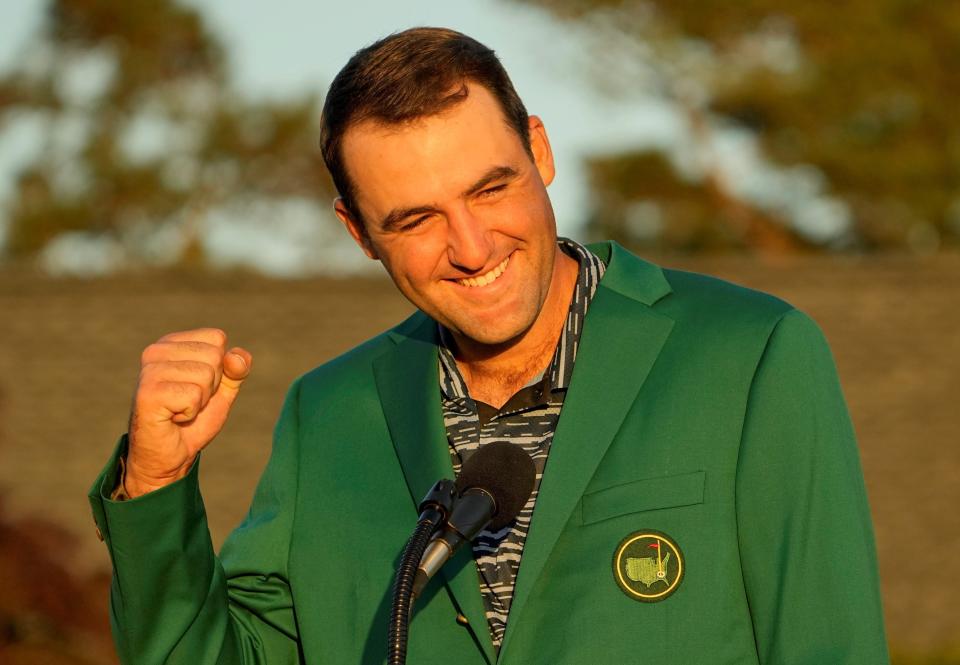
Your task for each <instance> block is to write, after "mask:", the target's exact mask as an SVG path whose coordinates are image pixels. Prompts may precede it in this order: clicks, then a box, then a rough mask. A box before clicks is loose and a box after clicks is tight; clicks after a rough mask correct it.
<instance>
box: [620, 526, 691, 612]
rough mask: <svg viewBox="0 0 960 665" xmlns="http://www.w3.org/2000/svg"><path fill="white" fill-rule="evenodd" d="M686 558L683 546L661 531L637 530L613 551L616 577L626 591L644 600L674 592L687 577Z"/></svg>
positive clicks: (656, 600)
mask: <svg viewBox="0 0 960 665" xmlns="http://www.w3.org/2000/svg"><path fill="white" fill-rule="evenodd" d="M685 568H686V562H685V561H684V559H683V553H682V552H681V551H680V546H679V545H677V543H676V542H674V540H673V538H671V537H670V536H668V535H667V534H665V533H661V532H659V531H652V530H649V529H648V530H645V531H635V532H634V533H631V534H630V535H629V536H627V537H626V538H624V539H623V540H622V541H620V545H618V546H617V551H616V552H615V553H614V555H613V577H614V579H615V580H616V582H617V586H619V587H620V588H621V589H622V590H623V592H624V593H625V594H627V595H628V596H630V597H631V598H633V599H634V600H639V601H642V602H644V603H656V602H658V601H661V600H663V599H665V598H667V597H668V596H670V595H671V594H672V593H673V592H674V591H676V590H677V587H678V586H680V582H681V581H682V580H683V573H684V569H685Z"/></svg>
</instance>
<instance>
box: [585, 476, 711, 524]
mask: <svg viewBox="0 0 960 665" xmlns="http://www.w3.org/2000/svg"><path fill="white" fill-rule="evenodd" d="M705 480H706V472H705V471H694V472H692V473H684V474H680V475H676V476H663V477H660V478H644V479H643V480H635V481H633V482H630V483H624V484H623V485H615V486H613V487H608V488H606V489H602V490H597V491H596V492H590V493H589V494H584V495H583V499H582V500H581V518H582V521H583V523H584V524H593V523H594V522H599V521H601V520H606V519H610V518H611V517H619V516H621V515H629V514H630V513H639V512H643V511H646V510H659V509H661V508H676V507H679V506H692V505H695V504H698V503H703V487H704V482H705Z"/></svg>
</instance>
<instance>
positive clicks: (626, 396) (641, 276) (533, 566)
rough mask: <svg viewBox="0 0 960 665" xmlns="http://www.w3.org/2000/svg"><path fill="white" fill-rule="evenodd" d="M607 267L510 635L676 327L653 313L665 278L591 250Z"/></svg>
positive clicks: (622, 256)
mask: <svg viewBox="0 0 960 665" xmlns="http://www.w3.org/2000/svg"><path fill="white" fill-rule="evenodd" d="M591 250H593V251H594V253H596V254H597V255H598V256H600V257H601V259H603V260H604V261H605V262H607V263H608V268H607V271H606V273H605V274H604V277H603V279H602V280H601V282H600V287H599V288H598V289H597V293H596V295H595V296H594V298H593V301H592V302H591V303H590V308H589V310H588V311H587V318H586V321H585V323H584V328H583V333H582V335H581V339H580V346H579V349H578V351H577V359H576V363H575V365H574V371H573V376H572V379H571V382H570V387H569V389H568V391H567V396H566V398H565V399H564V404H563V409H562V411H561V414H560V420H559V422H558V424H557V430H556V433H555V434H554V438H553V443H552V445H551V448H550V457H549V459H548V461H547V467H546V472H545V473H544V476H543V480H542V483H541V486H540V493H539V496H538V498H537V505H536V509H535V511H534V516H533V520H532V522H531V525H530V533H529V535H528V537H527V541H526V543H525V545H524V549H523V561H522V563H521V566H520V572H519V575H518V577H517V585H516V588H515V590H514V597H513V602H512V604H511V607H510V618H509V620H508V622H507V633H506V635H505V638H504V642H503V645H502V648H501V657H502V656H503V655H504V654H505V653H506V652H507V649H508V648H509V645H510V642H511V637H512V635H513V633H514V632H515V631H514V630H512V628H513V627H514V626H516V625H517V622H518V621H522V620H523V612H524V609H525V605H526V603H527V600H528V598H529V596H530V592H531V590H532V589H533V587H534V585H535V584H536V582H537V579H538V578H539V577H540V573H541V571H542V570H543V566H544V564H545V562H546V560H547V558H548V557H549V555H550V552H551V551H552V550H553V547H554V545H555V543H556V541H557V539H558V538H559V537H560V533H561V531H562V530H563V527H564V526H565V525H566V523H567V521H568V520H569V518H570V515H571V513H572V512H573V510H574V508H575V507H576V505H577V503H578V502H579V501H580V497H581V496H582V494H583V492H584V489H585V488H586V486H587V484H588V483H589V481H590V479H591V478H592V477H593V474H594V471H595V470H596V468H597V466H598V464H599V463H600V460H601V459H602V458H603V456H604V454H605V453H606V451H607V448H608V447H609V446H610V443H611V442H612V441H613V438H614V436H615V435H616V433H617V431H618V430H619V429H620V426H621V423H622V422H623V419H624V418H625V417H626V415H627V413H628V412H629V410H630V407H631V405H632V404H633V402H634V400H635V399H636V397H637V394H638V392H639V391H640V388H641V386H642V385H643V383H644V381H645V380H646V377H647V374H648V373H649V372H650V368H651V367H652V366H653V364H654V362H655V361H656V359H657V356H658V355H659V353H660V349H661V348H662V347H663V345H664V343H665V342H666V340H667V337H668V335H669V334H670V330H671V328H672V327H673V320H672V319H670V318H668V317H666V316H664V315H662V314H660V313H658V312H655V311H654V310H653V309H652V307H651V305H653V304H654V303H655V302H656V301H657V300H659V299H660V298H662V297H663V296H665V295H667V294H668V293H670V287H669V284H668V283H667V281H666V278H665V277H664V276H663V273H662V271H661V270H660V269H659V268H658V267H656V266H654V265H653V264H650V263H647V262H645V261H642V260H640V259H638V258H636V257H634V256H633V255H631V254H629V253H627V252H626V250H624V249H623V248H621V247H620V246H619V245H616V244H615V243H609V244H606V245H601V246H598V247H591Z"/></svg>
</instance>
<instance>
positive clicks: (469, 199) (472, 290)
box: [334, 85, 577, 406]
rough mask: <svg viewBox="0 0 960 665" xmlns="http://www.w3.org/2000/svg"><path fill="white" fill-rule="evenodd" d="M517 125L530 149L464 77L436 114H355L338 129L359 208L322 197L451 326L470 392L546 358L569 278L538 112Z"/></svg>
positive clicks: (484, 395) (523, 373)
mask: <svg viewBox="0 0 960 665" xmlns="http://www.w3.org/2000/svg"><path fill="white" fill-rule="evenodd" d="M529 127H530V142H531V152H532V153H533V158H531V156H530V154H528V153H527V151H525V150H524V148H523V144H522V142H521V139H520V137H519V136H518V135H517V134H516V132H515V131H513V130H512V129H511V128H510V126H509V125H508V124H507V121H506V119H505V117H504V115H503V112H502V111H501V110H500V107H499V105H498V104H497V102H496V100H495V98H494V97H493V96H492V94H491V93H490V92H488V91H487V90H486V89H485V88H483V87H481V86H476V85H470V86H469V90H468V96H467V98H466V100H464V101H463V102H461V103H459V104H457V105H455V106H453V107H451V108H450V109H448V110H446V111H444V112H443V113H441V114H440V115H435V116H430V117H427V118H423V119H419V120H416V121H414V122H412V123H410V124H405V125H400V126H386V125H383V124H379V123H376V122H374V121H364V122H362V123H359V124H357V125H355V126H353V127H351V128H349V129H348V130H347V132H346V134H345V136H344V140H343V158H344V163H345V165H346V169H347V172H348V173H349V175H350V178H351V180H352V181H353V183H354V186H355V189H356V191H357V195H356V201H355V206H356V209H357V211H358V214H359V217H360V219H356V218H355V217H354V216H353V215H352V214H351V211H350V210H348V209H347V208H346V207H345V206H344V205H343V202H342V201H341V200H339V199H338V200H337V201H336V202H335V204H334V208H335V211H336V213H337V216H338V217H339V218H340V220H341V221H342V222H343V223H344V224H345V225H346V227H347V229H348V230H349V231H350V234H351V235H352V236H353V238H354V239H355V240H356V241H357V243H358V244H359V245H360V247H361V248H362V249H363V251H364V252H365V253H366V254H367V256H369V257H370V258H373V259H378V260H380V261H381V262H382V263H383V266H384V267H385V268H386V270H387V272H388V273H389V274H390V276H391V278H392V279H393V281H394V282H395V283H396V285H397V288H399V289H400V291H401V292H402V293H403V295H404V296H406V297H407V299H408V300H410V302H412V303H413V304H414V305H415V306H416V307H418V308H419V309H421V310H422V311H424V312H425V313H427V314H428V315H430V316H431V317H433V318H434V319H436V320H437V321H439V322H440V323H441V324H443V325H444V326H445V327H446V328H447V329H448V330H449V331H450V332H451V333H452V335H453V338H454V342H455V347H456V348H455V354H456V357H457V361H458V363H459V365H460V369H461V371H462V373H463V375H464V379H465V380H466V381H467V385H468V387H469V389H470V392H471V395H472V396H473V397H474V398H476V399H480V400H481V401H484V402H486V403H488V404H492V405H494V406H501V405H502V404H503V403H505V402H506V400H507V399H508V398H509V397H510V396H511V395H512V394H513V393H514V392H516V390H518V389H519V388H520V387H522V386H523V385H525V384H526V383H527V381H529V380H530V379H531V378H533V377H534V376H536V375H537V374H538V373H539V372H540V371H542V370H543V369H544V368H545V367H546V365H547V364H548V363H549V361H550V358H551V355H552V350H553V348H554V346H555V345H556V342H557V340H558V338H559V335H560V331H561V328H562V325H563V322H564V320H565V317H566V312H567V309H568V307H569V303H570V298H571V296H572V293H573V288H574V285H575V283H576V278H577V263H576V261H575V260H573V259H571V258H570V257H568V256H567V255H566V254H564V253H563V252H561V251H560V250H559V249H558V247H557V244H556V222H555V219H554V215H553V209H552V207H551V205H550V199H549V197H548V196H547V191H546V188H547V186H548V185H549V184H550V182H551V181H552V180H553V177H554V166H553V154H552V152H551V150H550V143H549V141H548V139H547V134H546V131H545V129H544V127H543V123H542V122H541V121H540V119H539V118H537V117H536V116H531V117H530V121H529ZM361 220H362V221H361Z"/></svg>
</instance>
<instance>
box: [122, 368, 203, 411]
mask: <svg viewBox="0 0 960 665" xmlns="http://www.w3.org/2000/svg"><path fill="white" fill-rule="evenodd" d="M217 375H218V372H217V370H216V368H214V367H213V366H211V365H210V364H208V363H205V362H200V361H197V360H174V361H165V362H160V363H150V364H147V365H144V366H143V368H142V369H141V370H140V387H139V390H142V391H149V390H152V389H154V386H156V384H158V383H161V382H166V381H171V382H176V383H195V384H197V385H198V386H200V388H201V389H202V390H203V396H202V400H201V404H200V408H203V406H204V405H206V403H207V402H208V401H209V400H210V398H211V397H212V396H213V393H214V392H216V390H217Z"/></svg>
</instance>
